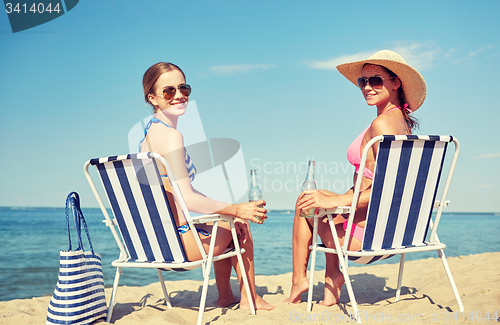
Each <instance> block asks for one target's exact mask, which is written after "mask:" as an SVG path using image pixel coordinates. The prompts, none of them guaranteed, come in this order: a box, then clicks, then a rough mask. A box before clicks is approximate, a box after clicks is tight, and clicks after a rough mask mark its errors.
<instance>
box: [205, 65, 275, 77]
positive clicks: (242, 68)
mask: <svg viewBox="0 0 500 325" xmlns="http://www.w3.org/2000/svg"><path fill="white" fill-rule="evenodd" d="M270 68H274V65H272V64H232V65H218V66H215V67H210V70H211V71H212V72H213V73H215V74H221V75H232V74H237V73H246V72H249V71H250V70H257V69H264V70H267V69H270Z"/></svg>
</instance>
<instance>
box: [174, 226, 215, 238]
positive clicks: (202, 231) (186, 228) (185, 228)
mask: <svg viewBox="0 0 500 325" xmlns="http://www.w3.org/2000/svg"><path fill="white" fill-rule="evenodd" d="M195 228H196V227H195ZM190 230H191V227H189V224H187V223H186V224H185V225H182V226H180V227H177V231H178V232H179V234H185V233H187V232H188V231H190ZM196 230H197V231H198V232H199V233H200V234H202V235H203V236H210V233H209V232H208V231H206V230H205V229H198V228H196Z"/></svg>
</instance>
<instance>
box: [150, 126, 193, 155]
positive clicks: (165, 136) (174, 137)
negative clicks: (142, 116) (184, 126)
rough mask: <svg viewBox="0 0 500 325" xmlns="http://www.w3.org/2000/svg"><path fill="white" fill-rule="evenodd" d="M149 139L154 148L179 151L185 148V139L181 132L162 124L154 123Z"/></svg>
mask: <svg viewBox="0 0 500 325" xmlns="http://www.w3.org/2000/svg"><path fill="white" fill-rule="evenodd" d="M148 138H149V141H150V142H151V144H153V145H154V146H161V147H164V148H165V147H168V148H173V149H177V148H180V147H184V138H183V136H182V133H181V132H179V130H177V129H174V128H172V127H168V126H166V125H163V124H161V123H154V124H153V125H151V127H150V128H149V131H148Z"/></svg>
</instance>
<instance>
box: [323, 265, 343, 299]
mask: <svg viewBox="0 0 500 325" xmlns="http://www.w3.org/2000/svg"><path fill="white" fill-rule="evenodd" d="M344 282H345V280H344V275H343V274H342V272H341V271H340V270H339V271H338V272H335V273H334V274H333V275H332V276H325V297H324V299H323V301H322V302H320V303H319V304H320V305H323V306H328V307H329V306H333V305H336V304H337V303H338V302H339V300H340V291H342V286H343V285H344Z"/></svg>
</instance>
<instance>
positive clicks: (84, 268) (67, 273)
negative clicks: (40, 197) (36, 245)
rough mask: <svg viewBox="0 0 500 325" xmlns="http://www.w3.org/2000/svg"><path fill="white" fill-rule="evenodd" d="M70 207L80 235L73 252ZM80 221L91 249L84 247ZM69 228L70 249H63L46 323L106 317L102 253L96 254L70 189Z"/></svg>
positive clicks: (67, 221)
mask: <svg viewBox="0 0 500 325" xmlns="http://www.w3.org/2000/svg"><path fill="white" fill-rule="evenodd" d="M69 210H71V211H72V214H73V217H74V220H75V226H76V233H77V237H78V248H77V249H76V250H74V251H73V250H72V249H71V235H70V227H69V223H70V221H69V219H70V218H69V214H70V212H69ZM81 224H83V227H84V229H85V233H86V234H87V238H88V241H89V245H90V250H91V251H84V250H83V244H82V236H81ZM66 227H67V229H68V242H69V249H68V250H67V251H61V252H60V264H59V278H58V281H57V285H56V288H55V289H54V294H53V295H52V299H51V300H50V304H49V308H48V311H47V324H90V323H92V322H93V321H95V320H98V319H106V312H107V308H106V298H105V296H104V277H103V273H102V262H101V256H100V255H99V254H96V253H94V248H93V247H92V243H91V241H90V235H89V232H88V229H87V223H86V222H85V219H84V218H83V214H82V212H81V210H80V199H79V197H78V194H77V193H76V192H71V193H70V194H69V195H68V197H67V199H66Z"/></svg>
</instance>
